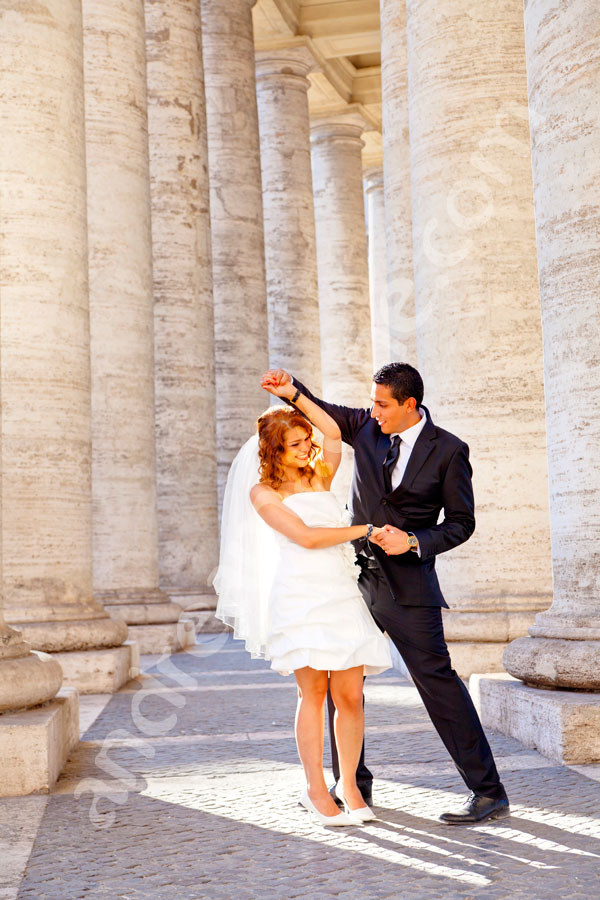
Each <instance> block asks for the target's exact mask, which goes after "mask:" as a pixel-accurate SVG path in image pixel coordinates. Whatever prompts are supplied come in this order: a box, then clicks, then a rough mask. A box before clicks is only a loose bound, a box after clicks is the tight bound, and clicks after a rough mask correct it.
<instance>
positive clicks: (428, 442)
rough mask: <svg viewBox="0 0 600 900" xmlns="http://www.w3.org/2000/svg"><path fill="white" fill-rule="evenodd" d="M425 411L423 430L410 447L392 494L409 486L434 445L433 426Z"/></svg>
mask: <svg viewBox="0 0 600 900" xmlns="http://www.w3.org/2000/svg"><path fill="white" fill-rule="evenodd" d="M425 412H426V413H427V422H426V423H425V425H424V426H423V431H422V432H421V434H420V435H419V437H418V438H417V440H416V443H415V446H414V447H413V449H412V453H411V454H410V459H409V460H408V465H407V467H406V470H405V472H404V475H403V476H402V481H401V482H400V484H399V485H398V487H397V488H396V490H395V491H392V494H396V493H397V492H400V491H402V490H406V489H407V488H409V487H410V486H411V484H412V483H413V481H414V479H415V478H416V476H417V475H418V473H419V472H420V470H421V469H422V467H423V465H424V464H425V462H426V460H427V458H428V456H429V454H430V453H431V451H432V450H433V449H434V447H435V442H436V431H435V426H434V424H433V422H432V421H431V416H430V415H429V410H428V409H425Z"/></svg>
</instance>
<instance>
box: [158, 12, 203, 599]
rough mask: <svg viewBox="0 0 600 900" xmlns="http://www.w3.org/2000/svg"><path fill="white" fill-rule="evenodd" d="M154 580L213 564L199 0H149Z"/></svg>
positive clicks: (189, 583)
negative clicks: (156, 571)
mask: <svg viewBox="0 0 600 900" xmlns="http://www.w3.org/2000/svg"><path fill="white" fill-rule="evenodd" d="M145 9H146V47H147V72H148V132H149V145H150V175H151V198H152V248H153V269H154V335H155V344H154V348H155V350H154V358H155V396H156V457H157V459H156V467H157V502H158V560H159V579H160V586H161V587H162V588H164V589H165V590H166V591H167V592H168V593H169V595H170V596H171V597H173V598H175V599H177V600H179V602H180V603H181V604H182V605H183V606H188V605H189V604H193V603H194V601H197V600H198V598H199V597H200V596H201V595H202V594H203V592H204V591H205V590H206V585H207V583H208V578H209V576H210V574H211V573H212V571H213V569H214V567H215V566H216V564H217V538H218V523H217V487H216V477H217V474H216V458H215V441H216V435H215V383H214V378H215V374H214V332H213V312H212V273H211V254H210V210H209V186H208V151H207V143H206V115H205V104H204V74H203V69H202V31H201V21H200V5H199V3H189V2H188V0H146V6H145Z"/></svg>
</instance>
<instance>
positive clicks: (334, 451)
mask: <svg viewBox="0 0 600 900" xmlns="http://www.w3.org/2000/svg"><path fill="white" fill-rule="evenodd" d="M261 386H262V387H263V388H264V390H265V391H268V392H269V393H270V394H273V395H274V396H275V397H281V399H282V400H291V401H292V402H293V404H294V406H295V407H296V408H297V409H298V410H299V411H300V412H301V413H302V414H303V415H304V416H306V418H307V419H308V420H309V421H310V422H311V423H312V425H314V427H315V428H318V430H319V431H320V432H321V433H322V435H323V462H324V463H325V464H326V465H327V468H328V475H327V477H326V478H324V481H328V482H331V480H332V478H333V476H334V475H335V473H336V472H337V470H338V467H339V465H340V462H341V459H342V432H341V431H340V428H339V426H338V424H337V422H336V421H335V419H333V418H332V417H331V416H330V415H329V413H326V412H325V410H324V409H321V407H320V406H317V404H316V403H313V401H312V400H309V399H308V397H306V396H305V395H304V394H301V393H300V391H299V390H298V389H297V388H296V386H295V385H294V383H293V382H292V379H291V378H290V375H289V374H288V373H287V372H285V371H284V370H283V369H271V370H269V371H268V372H265V374H264V375H263V377H262V379H261Z"/></svg>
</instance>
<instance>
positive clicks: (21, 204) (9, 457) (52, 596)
mask: <svg viewBox="0 0 600 900" xmlns="http://www.w3.org/2000/svg"><path fill="white" fill-rule="evenodd" d="M85 186H86V172H85V141H84V111H83V84H82V36H81V9H80V3H79V2H77V0H46V2H40V3H37V4H31V3H28V2H10V3H8V2H4V0H2V2H1V3H0V199H1V215H2V232H1V238H0V240H1V246H0V266H1V272H0V281H1V286H2V296H1V303H2V308H1V317H2V393H3V397H2V401H3V409H2V469H3V491H2V506H3V510H2V526H3V555H2V561H3V567H4V594H5V616H6V619H7V621H9V622H11V623H14V624H18V627H19V629H20V630H22V631H23V637H24V638H25V639H26V640H29V642H30V643H31V645H32V646H33V647H34V648H37V649H40V650H48V651H54V650H62V651H69V650H87V649H90V648H94V647H112V646H116V645H119V644H121V643H122V641H123V640H124V639H125V637H126V634H127V628H126V626H125V625H124V624H123V623H120V622H114V621H113V620H112V619H111V618H109V616H108V615H107V613H106V612H105V610H104V609H103V608H102V607H101V606H100V605H99V604H98V603H96V602H94V600H93V598H92V542H91V537H92V535H91V527H92V506H91V485H90V462H91V447H90V374H89V366H90V361H89V321H88V288H87V242H86V192H85ZM30 632H31V634H30ZM11 642H12V639H11Z"/></svg>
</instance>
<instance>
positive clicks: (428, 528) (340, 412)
mask: <svg viewBox="0 0 600 900" xmlns="http://www.w3.org/2000/svg"><path fill="white" fill-rule="evenodd" d="M294 384H295V386H296V387H297V388H298V389H299V390H300V391H301V393H303V394H304V395H305V396H307V397H308V398H309V399H310V400H312V401H313V402H314V403H316V404H317V405H318V406H320V407H321V408H322V409H324V410H325V411H326V412H328V413H329V415H330V416H331V417H332V418H333V419H335V421H336V422H337V424H338V426H339V428H340V430H341V432H342V440H343V441H344V442H345V443H347V444H350V446H351V447H352V448H353V449H354V472H353V478H352V490H351V500H350V505H351V514H352V522H353V524H363V523H365V522H372V523H373V524H374V525H379V526H383V525H385V524H390V525H394V526H396V527H398V528H399V529H401V530H402V531H408V532H412V533H413V534H415V535H416V537H417V538H418V541H419V549H420V551H421V556H420V557H419V555H418V554H417V553H415V552H414V551H409V552H408V553H404V554H401V555H393V556H387V555H386V554H385V552H384V551H383V550H382V549H381V548H380V547H378V546H377V545H376V544H373V543H367V545H366V547H365V546H364V544H365V542H364V541H359V542H357V543H356V549H357V551H360V550H366V553H367V554H369V555H370V556H371V557H374V559H373V558H372V559H371V560H367V559H366V558H365V557H363V556H362V554H360V555H359V560H360V559H361V558H362V560H363V566H362V574H361V576H360V578H359V587H360V589H361V592H362V594H363V596H364V598H365V601H366V603H367V605H368V606H369V609H370V610H371V613H372V615H373V618H374V619H375V621H376V622H377V624H378V625H379V627H380V628H381V629H382V630H384V631H386V632H387V633H388V635H389V636H390V638H391V639H392V641H393V642H394V644H395V645H396V647H397V648H398V650H399V651H400V653H401V655H402V657H403V659H404V662H405V663H406V666H407V668H408V670H409V671H410V673H411V675H412V678H413V680H414V682H415V685H416V687H417V689H418V691H419V693H420V695H421V698H422V700H423V703H424V704H425V707H426V709H427V712H428V713H429V715H430V717H431V720H432V722H433V724H434V726H435V728H436V729H437V731H438V734H439V735H440V737H441V739H442V741H443V742H444V744H445V746H446V749H447V750H448V752H449V753H450V756H451V757H452V759H453V760H454V762H455V764H456V766H457V768H458V771H459V772H460V774H461V776H462V778H463V779H464V781H465V783H466V785H467V787H469V788H470V789H471V790H472V791H475V793H477V794H481V795H484V796H487V797H494V798H497V797H501V796H502V795H503V794H504V788H503V787H502V785H501V783H500V779H499V777H498V772H497V771H496V766H495V763H494V759H493V756H492V752H491V750H490V747H489V744H488V742H487V739H486V737H485V734H484V733H483V729H482V727H481V723H480V721H479V717H478V716H477V712H476V711H475V707H474V706H473V703H472V701H471V697H470V695H469V692H468V691H467V689H466V688H465V686H464V684H463V682H462V681H461V679H460V678H459V677H458V675H457V674H456V672H455V671H454V669H453V668H452V664H451V662H450V656H449V654H448V649H447V647H446V642H445V640H444V631H443V625H442V614H441V607H442V606H445V607H447V605H448V604H447V603H446V601H445V600H444V597H443V595H442V592H441V590H440V585H439V582H438V578H437V574H436V571H435V557H436V555H437V554H438V553H443V552H444V551H445V550H450V549H452V547H456V546H458V545H459V544H462V543H463V542H464V541H466V540H468V538H469V537H470V536H471V534H472V533H473V531H474V529H475V517H474V503H473V489H472V484H471V466H470V464H469V448H468V447H467V445H466V444H465V443H463V441H461V440H460V439H459V438H457V437H456V436H455V435H453V434H450V433H449V432H448V431H444V430H443V429H441V428H438V427H437V426H436V425H434V423H433V422H432V421H431V416H430V415H429V412H427V410H425V411H426V412H427V422H426V424H425V425H424V427H423V430H422V431H421V434H420V435H419V437H418V438H417V441H416V443H415V445H414V447H413V450H412V453H411V455H410V459H409V462H408V466H407V468H406V471H405V473H404V476H403V478H402V481H401V483H400V484H399V486H398V487H397V488H396V489H395V490H392V491H390V492H388V491H387V490H386V487H385V482H384V475H383V461H384V459H385V456H386V453H387V451H388V449H389V447H390V438H389V437H388V436H387V435H385V434H383V433H382V431H381V429H380V427H379V425H378V424H377V422H376V421H375V419H373V418H371V412H370V410H369V409H354V408H352V407H347V406H338V405H336V404H333V403H326V402H325V401H324V400H320V399H319V398H318V397H315V396H314V395H313V394H312V393H311V392H310V391H309V390H308V389H307V388H306V387H304V385H302V384H300V382H298V381H297V380H296V379H294ZM442 509H443V510H444V519H443V521H442V522H440V523H439V524H438V518H439V515H440V512H441V510H442ZM375 561H376V562H375ZM333 745H334V742H333V741H332V746H333ZM363 759H364V757H361V766H359V770H358V772H357V780H358V781H359V783H360V782H362V783H363V787H367V785H366V784H365V781H366V779H367V777H370V773H369V771H368V769H366V767H364V762H363ZM333 762H334V773H335V775H336V778H337V777H338V774H339V773H338V772H336V771H335V769H336V767H337V766H336V764H337V760H336V759H335V758H334V760H333ZM361 767H362V768H361Z"/></svg>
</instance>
